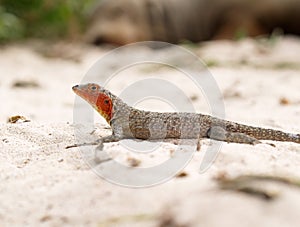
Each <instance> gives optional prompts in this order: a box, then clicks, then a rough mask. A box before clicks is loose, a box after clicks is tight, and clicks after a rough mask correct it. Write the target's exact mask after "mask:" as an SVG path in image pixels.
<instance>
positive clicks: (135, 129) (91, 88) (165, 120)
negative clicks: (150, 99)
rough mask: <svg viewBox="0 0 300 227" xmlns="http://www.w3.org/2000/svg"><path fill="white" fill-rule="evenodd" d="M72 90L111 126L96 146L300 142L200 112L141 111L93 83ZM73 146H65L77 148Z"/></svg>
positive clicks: (296, 136)
mask: <svg viewBox="0 0 300 227" xmlns="http://www.w3.org/2000/svg"><path fill="white" fill-rule="evenodd" d="M72 89H73V91H74V92H75V93H76V94H77V95H78V96H80V97H81V98H83V99H84V100H85V101H87V102H88V103H89V104H90V105H91V106H92V107H93V108H94V109H95V110H96V111H97V112H98V113H99V114H100V115H101V116H102V117H103V118H104V119H105V120H106V121H107V123H108V124H109V125H110V126H111V129H112V134H111V135H109V136H105V137H102V138H101V139H99V140H97V141H96V142H94V143H86V144H82V145H99V146H98V149H100V150H102V149H103V143H107V142H117V141H120V140H122V139H143V140H147V139H149V140H150V139H154V140H155V139H156V140H158V139H168V138H173V139H200V138H209V139H214V140H219V141H225V142H230V143H231V142H232V143H245V144H253V145H255V144H258V143H261V142H260V140H274V141H286V142H294V143H300V134H294V133H286V132H282V131H279V130H274V129H266V128H260V127H253V126H248V125H244V124H239V123H235V122H232V121H227V120H222V119H219V118H216V117H212V116H210V115H204V114H199V113H183V112H173V113H159V112H152V111H143V110H139V109H136V108H134V107H131V106H129V105H127V104H126V103H125V102H123V101H122V100H121V99H120V98H118V97H117V96H116V95H114V94H112V93H111V92H110V91H108V90H107V89H105V88H103V87H101V86H99V85H98V84H95V83H88V84H83V85H76V86H73V87H72ZM76 146H78V144H77V145H76V144H75V145H72V146H68V147H67V148H70V147H76Z"/></svg>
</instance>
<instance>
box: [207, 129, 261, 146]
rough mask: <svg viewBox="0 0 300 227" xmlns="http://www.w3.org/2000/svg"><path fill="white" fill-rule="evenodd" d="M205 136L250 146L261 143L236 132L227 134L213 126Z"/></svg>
mask: <svg viewBox="0 0 300 227" xmlns="http://www.w3.org/2000/svg"><path fill="white" fill-rule="evenodd" d="M207 136H208V138H210V139H214V140H219V141H224V142H228V143H230V142H231V143H245V144H251V145H256V144H259V143H261V142H260V141H259V140H258V139H256V138H254V137H251V136H248V135H246V134H244V133H238V132H227V131H226V130H225V129H223V128H222V127H220V126H213V127H211V128H210V129H209V130H208V132H207Z"/></svg>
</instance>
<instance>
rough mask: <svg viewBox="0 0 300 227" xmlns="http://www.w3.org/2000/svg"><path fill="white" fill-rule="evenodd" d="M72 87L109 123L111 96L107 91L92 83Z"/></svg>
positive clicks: (111, 104)
mask: <svg viewBox="0 0 300 227" xmlns="http://www.w3.org/2000/svg"><path fill="white" fill-rule="evenodd" d="M72 89H73V91H74V92H75V93H76V94H77V95H78V96H80V97H81V98H83V99H84V100H85V101H87V102H88V103H89V104H91V106H92V107H93V108H94V109H95V110H96V111H97V112H98V113H99V114H100V115H101V116H102V117H103V118H104V119H105V120H106V121H107V122H108V123H109V124H110V120H111V119H112V115H113V98H112V95H111V93H110V92H109V91H107V90H105V89H104V88H103V87H101V86H99V85H98V84H94V83H89V84H82V85H75V86H73V87H72Z"/></svg>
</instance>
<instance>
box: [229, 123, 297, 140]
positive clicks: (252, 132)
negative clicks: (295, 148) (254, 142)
mask: <svg viewBox="0 0 300 227" xmlns="http://www.w3.org/2000/svg"><path fill="white" fill-rule="evenodd" d="M228 123H229V122H228ZM228 123H227V124H226V130H227V131H230V132H240V133H244V134H246V135H248V136H251V137H254V138H256V139H258V140H274V141H285V142H294V143H300V134H297V133H288V132H283V131H280V130H275V129H267V128H259V127H253V126H248V125H243V124H237V123H229V124H228Z"/></svg>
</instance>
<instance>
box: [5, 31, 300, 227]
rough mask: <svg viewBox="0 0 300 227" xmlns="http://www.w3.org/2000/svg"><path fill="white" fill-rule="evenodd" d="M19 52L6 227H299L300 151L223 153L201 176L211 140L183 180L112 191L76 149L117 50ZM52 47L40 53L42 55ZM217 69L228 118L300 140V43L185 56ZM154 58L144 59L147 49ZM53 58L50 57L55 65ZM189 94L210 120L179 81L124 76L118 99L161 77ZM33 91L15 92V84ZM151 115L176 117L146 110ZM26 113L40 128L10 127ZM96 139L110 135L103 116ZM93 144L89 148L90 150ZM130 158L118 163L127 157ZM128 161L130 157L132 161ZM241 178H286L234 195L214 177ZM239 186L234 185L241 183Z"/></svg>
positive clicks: (232, 46)
mask: <svg viewBox="0 0 300 227" xmlns="http://www.w3.org/2000/svg"><path fill="white" fill-rule="evenodd" d="M33 46H34V45H33V44H32V43H30V44H26V45H25V44H19V45H12V46H7V47H2V48H1V55H0V72H1V73H0V78H1V80H0V94H1V95H0V101H1V103H2V105H1V111H0V122H1V123H0V128H1V131H0V162H1V165H0V179H1V184H0V201H1V203H0V225H1V226H25V225H28V226H39V225H43V226H232V227H234V226H299V225H300V221H299V210H300V189H299V187H298V186H297V185H299V184H298V182H299V181H298V179H300V155H299V153H300V145H297V144H294V143H282V142H272V143H273V144H274V145H275V147H274V146H270V145H267V144H261V145H256V146H250V145H241V144H225V143H224V144H223V146H222V148H221V150H220V151H219V154H218V156H217V158H216V160H215V161H214V163H213V164H212V165H211V166H210V168H208V169H207V170H206V171H205V172H203V173H201V174H200V173H199V166H200V163H201V161H202V160H203V157H204V155H205V151H206V150H207V149H208V147H209V146H210V145H211V143H210V141H209V140H203V141H201V151H200V152H196V153H195V154H194V156H193V159H192V160H191V161H190V163H189V164H188V165H187V166H186V168H185V169H184V170H182V172H183V173H184V174H182V175H183V176H182V177H175V178H173V179H171V180H169V181H168V182H165V183H162V184H159V185H156V186H153V187H147V188H141V189H133V188H128V187H122V186H118V185H115V184H111V183H109V182H107V181H105V180H103V179H102V178H100V177H98V176H97V175H96V174H95V173H94V172H93V171H92V170H91V168H90V167H89V165H87V163H86V161H85V158H84V157H83V156H82V153H81V151H80V149H79V148H72V149H65V146H67V145H70V144H73V143H75V142H76V139H77V138H76V137H75V136H74V134H75V130H76V128H77V127H79V126H78V125H77V124H73V111H74V108H73V104H74V97H75V96H74V94H73V92H72V90H71V87H72V86H73V85H74V84H78V83H79V82H80V81H81V80H82V78H83V76H84V75H85V73H86V72H87V71H88V69H89V68H90V67H91V66H92V65H93V63H94V62H95V61H96V60H97V59H98V58H100V57H101V56H103V55H104V54H105V53H106V52H107V51H108V50H109V48H106V47H102V48H96V47H86V46H81V45H76V44H55V45H48V46H47V47H43V45H38V46H34V48H33ZM41 46H42V47H41ZM186 47H187V48H188V49H190V50H191V51H192V52H194V53H195V54H197V55H198V56H199V57H200V58H201V59H203V60H204V61H206V63H207V64H208V65H209V70H210V72H211V74H212V75H213V76H214V78H215V80H216V81H217V84H218V86H219V88H220V90H221V92H222V94H223V97H224V103H225V108H226V118H227V119H229V120H234V121H238V122H243V123H247V124H251V125H256V126H263V127H270V128H278V129H281V130H285V131H289V132H299V131H300V126H299V125H300V120H299V119H300V118H299V116H300V108H299V106H300V97H299V86H300V77H299V73H300V60H299V59H300V55H299V53H300V40H298V39H296V38H292V37H287V38H278V39H276V40H272V41H254V40H244V41H240V42H230V41H219V42H209V43H205V44H202V45H201V46H199V47H195V46H186ZM140 51H144V50H140ZM49 56H51V57H49ZM154 74H155V75H157V76H159V77H160V78H165V79H166V80H169V81H171V80H172V82H174V83H176V82H178V84H182V86H183V87H184V90H185V91H186V92H187V94H188V96H190V97H193V98H192V100H193V104H194V105H195V108H196V109H197V111H199V112H209V111H208V110H207V104H206V101H205V99H204V98H203V96H202V95H201V94H198V93H197V92H198V91H197V90H195V89H193V88H189V86H188V85H187V84H188V83H182V81H181V78H180V77H177V76H174V77H172V71H168V70H165V69H157V68H152V69H149V68H148V70H145V69H144V70H141V69H139V68H138V67H137V68H133V69H130V70H129V71H125V72H122V73H120V76H119V77H118V79H117V80H116V82H115V83H112V84H110V88H111V89H112V90H113V91H114V92H116V93H118V92H120V91H121V90H122V89H123V88H124V86H127V85H128V81H134V80H137V79H140V78H147V77H149V75H150V76H153V75H154ZM24 81H25V82H34V83H35V84H31V86H29V87H24V86H21V87H16V86H14V85H15V83H16V82H24ZM142 106H144V107H145V108H146V109H150V110H151V109H153V110H158V109H163V108H165V109H168V108H169V107H164V106H163V105H162V104H161V103H160V104H155V102H154V103H153V102H152V103H151V102H150V103H147V102H146V103H144V104H143V105H142ZM14 115H22V116H24V117H26V118H27V119H28V120H30V122H23V123H17V124H11V123H7V120H8V118H9V117H11V116H14ZM96 121H97V130H96V135H100V136H103V135H107V134H109V133H110V130H109V128H108V127H107V125H105V122H104V121H103V119H101V118H100V117H98V118H97V117H96ZM94 137H95V135H91V134H90V133H87V134H86V137H85V138H82V139H83V140H85V139H86V140H88V141H92V140H93V139H94ZM105 149H107V150H110V151H111V153H112V156H113V157H114V158H116V159H118V158H119V159H120V160H121V162H122V161H123V162H125V163H126V162H128V161H129V160H131V159H130V158H132V157H133V158H136V156H135V155H134V154H130V152H124V147H122V146H119V145H118V143H114V144H108V145H106V146H105ZM174 149H176V145H175V144H174V143H168V142H163V143H162V144H161V146H160V147H159V149H158V151H157V152H155V153H153V154H152V156H151V157H152V159H149V158H148V159H147V158H145V160H143V158H139V157H138V159H139V161H140V162H141V163H140V164H141V166H143V165H146V164H147V165H148V164H151V160H153V162H157V161H160V160H161V159H163V160H164V159H166V158H170V157H171V158H173V157H172V155H170V154H171V151H172V150H174ZM119 156H120V157H119ZM126 157H127V159H126ZM241 175H260V176H266V175H267V176H279V177H284V178H285V179H290V180H291V179H292V180H291V181H292V183H291V182H290V183H284V182H282V181H276V180H266V179H260V180H249V181H247V182H246V183H245V184H246V185H243V186H240V185H234V186H233V187H232V190H224V189H222V188H221V186H220V184H218V181H217V180H216V179H221V180H222V179H223V180H224V179H227V178H229V179H236V178H235V177H238V176H241ZM235 182H236V181H235Z"/></svg>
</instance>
